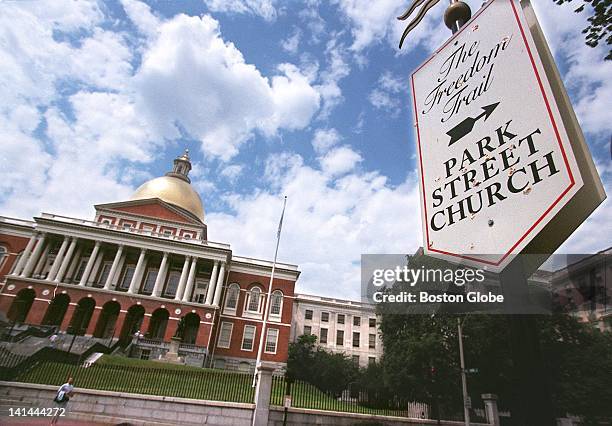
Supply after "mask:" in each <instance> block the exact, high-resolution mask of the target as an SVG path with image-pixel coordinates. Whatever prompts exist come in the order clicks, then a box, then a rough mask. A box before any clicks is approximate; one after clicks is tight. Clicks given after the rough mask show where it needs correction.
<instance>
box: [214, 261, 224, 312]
mask: <svg viewBox="0 0 612 426" xmlns="http://www.w3.org/2000/svg"><path fill="white" fill-rule="evenodd" d="M224 277H225V262H222V263H221V270H220V271H219V276H218V277H217V288H216V289H215V298H214V300H213V306H219V301H220V300H221V293H222V291H223V281H224Z"/></svg>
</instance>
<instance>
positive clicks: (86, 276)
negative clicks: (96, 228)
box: [79, 241, 100, 286]
mask: <svg viewBox="0 0 612 426" xmlns="http://www.w3.org/2000/svg"><path fill="white" fill-rule="evenodd" d="M98 250H100V241H96V244H95V245H94V248H93V250H92V251H91V254H90V255H89V259H87V265H85V270H84V271H83V275H82V276H81V280H80V281H79V285H81V286H85V285H87V280H88V279H89V275H90V274H91V269H92V268H93V266H94V262H95V261H96V257H97V256H98Z"/></svg>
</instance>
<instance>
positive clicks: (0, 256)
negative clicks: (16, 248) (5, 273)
mask: <svg viewBox="0 0 612 426" xmlns="http://www.w3.org/2000/svg"><path fill="white" fill-rule="evenodd" d="M7 257H8V251H7V250H6V247H4V246H0V268H2V265H4V260H5V259H6V258H7Z"/></svg>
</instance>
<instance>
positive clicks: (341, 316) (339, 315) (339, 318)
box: [338, 314, 344, 324]
mask: <svg viewBox="0 0 612 426" xmlns="http://www.w3.org/2000/svg"><path fill="white" fill-rule="evenodd" d="M338 324H344V314H338Z"/></svg>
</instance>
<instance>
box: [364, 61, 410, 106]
mask: <svg viewBox="0 0 612 426" xmlns="http://www.w3.org/2000/svg"><path fill="white" fill-rule="evenodd" d="M405 91H406V87H405V84H404V83H403V82H402V80H401V79H400V78H398V77H394V76H393V75H392V74H391V73H390V72H389V71H385V72H384V73H383V74H382V75H381V76H380V78H379V79H378V82H377V86H376V88H374V89H373V90H372V91H371V92H370V94H369V95H368V100H369V101H370V103H371V104H372V106H373V107H374V108H376V109H382V110H385V111H388V112H390V113H391V115H392V116H394V117H396V116H397V115H398V114H399V113H400V111H401V108H402V105H403V104H404V102H402V101H403V99H402V97H401V96H400V94H401V93H402V92H405Z"/></svg>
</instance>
